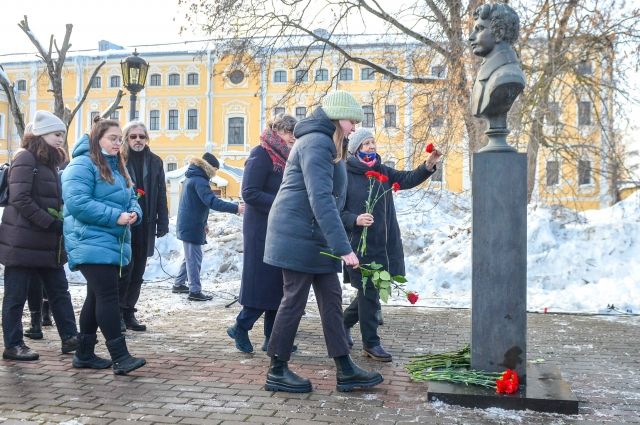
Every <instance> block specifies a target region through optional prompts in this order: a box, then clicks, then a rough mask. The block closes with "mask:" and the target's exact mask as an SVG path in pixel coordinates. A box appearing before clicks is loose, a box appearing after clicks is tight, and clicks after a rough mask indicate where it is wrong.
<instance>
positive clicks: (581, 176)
mask: <svg viewBox="0 0 640 425" xmlns="http://www.w3.org/2000/svg"><path fill="white" fill-rule="evenodd" d="M578 184H579V185H580V186H582V185H586V184H591V161H589V160H586V159H581V160H579V161H578Z"/></svg>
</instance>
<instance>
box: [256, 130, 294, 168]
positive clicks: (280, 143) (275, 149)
mask: <svg viewBox="0 0 640 425" xmlns="http://www.w3.org/2000/svg"><path fill="white" fill-rule="evenodd" d="M260 146H262V147H263V148H264V150H266V151H267V153H268V154H269V157H271V162H273V171H275V172H276V173H282V172H283V171H284V166H285V165H286V164H287V158H289V152H291V148H289V145H287V143H286V142H285V141H284V140H282V137H280V136H278V133H276V132H275V131H273V130H271V129H270V128H268V129H266V130H265V131H263V132H262V135H261V136H260Z"/></svg>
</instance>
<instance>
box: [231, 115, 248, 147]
mask: <svg viewBox="0 0 640 425" xmlns="http://www.w3.org/2000/svg"><path fill="white" fill-rule="evenodd" d="M228 144H229V145H244V118H241V117H236V118H229V141H228Z"/></svg>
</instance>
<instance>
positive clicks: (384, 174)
mask: <svg viewBox="0 0 640 425" xmlns="http://www.w3.org/2000/svg"><path fill="white" fill-rule="evenodd" d="M348 151H349V156H348V157H347V176H348V185H347V198H346V203H345V207H344V209H343V210H342V213H341V218H342V223H343V224H344V226H345V228H346V229H347V233H348V234H349V238H350V241H351V247H352V248H353V249H354V250H355V251H356V252H358V254H359V260H360V263H362V264H368V263H371V262H376V263H378V264H381V265H382V266H383V269H384V270H387V271H388V272H389V273H391V275H404V274H405V267H404V252H403V250H402V239H401V236H400V227H399V226H398V220H397V217H396V210H395V206H394V203H393V195H392V192H397V191H398V190H404V189H411V188H413V187H416V186H417V185H419V184H420V183H422V182H424V181H425V180H426V179H428V178H429V176H431V175H432V174H433V173H434V172H435V170H436V163H437V162H438V160H439V159H440V157H441V156H442V154H441V153H440V152H439V151H438V150H434V151H433V152H432V153H431V154H430V155H429V157H428V158H427V160H426V161H425V162H423V163H421V164H420V165H418V167H417V168H416V169H415V170H413V171H399V170H395V169H393V168H391V167H388V166H386V165H384V164H382V161H381V158H380V155H378V153H377V152H376V141H375V138H374V136H373V133H371V131H369V130H367V129H365V128H360V129H358V131H356V132H355V133H353V134H352V135H351V137H350V139H349V146H348ZM367 205H369V206H370V208H369V209H368V210H369V211H370V212H367V207H366V206H367ZM345 279H348V280H347V281H350V282H351V285H352V286H353V287H354V288H356V289H357V290H358V294H357V296H356V298H355V299H354V300H353V302H352V303H351V304H350V305H349V307H347V308H346V309H345V311H344V327H345V329H346V331H347V336H348V339H349V344H350V345H351V346H353V339H352V338H351V332H350V331H351V328H352V327H353V326H354V325H355V324H356V323H358V322H360V332H361V335H362V345H363V349H364V354H365V356H368V357H371V358H372V359H374V360H378V361H382V362H390V361H391V360H392V356H391V354H389V353H388V352H387V351H386V350H385V349H384V347H383V346H382V344H381V343H380V337H379V336H378V319H377V318H376V311H377V310H378V306H379V305H380V301H379V294H378V292H377V290H376V289H375V287H374V286H373V284H372V283H371V281H368V282H367V286H366V288H363V287H362V275H361V274H360V272H359V271H358V270H357V269H349V268H347V269H346V271H345ZM414 297H415V294H414Z"/></svg>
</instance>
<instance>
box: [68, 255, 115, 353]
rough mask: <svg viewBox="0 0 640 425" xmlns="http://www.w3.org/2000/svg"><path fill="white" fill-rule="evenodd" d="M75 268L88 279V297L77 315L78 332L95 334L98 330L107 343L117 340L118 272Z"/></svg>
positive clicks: (111, 268) (102, 267)
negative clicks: (78, 319)
mask: <svg viewBox="0 0 640 425" xmlns="http://www.w3.org/2000/svg"><path fill="white" fill-rule="evenodd" d="M78 268H79V269H80V272H81V273H82V275H83V276H84V277H85V279H87V297H86V298H85V300H84V305H83V306H82V311H81V312H80V332H81V333H83V334H95V333H96V332H97V330H98V327H100V330H101V331H102V334H103V335H104V337H105V339H106V340H107V341H109V340H112V339H115V338H118V337H120V336H121V335H122V333H121V332H120V309H119V307H118V273H119V271H120V268H119V267H118V266H113V265H110V264H83V265H81V266H79V267H78Z"/></svg>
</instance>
